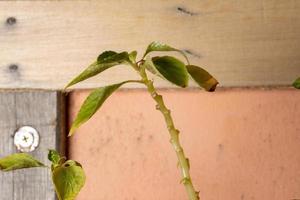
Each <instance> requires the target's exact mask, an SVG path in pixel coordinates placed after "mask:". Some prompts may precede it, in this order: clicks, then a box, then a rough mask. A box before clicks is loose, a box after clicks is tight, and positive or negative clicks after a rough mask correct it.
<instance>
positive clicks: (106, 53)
mask: <svg viewBox="0 0 300 200" xmlns="http://www.w3.org/2000/svg"><path fill="white" fill-rule="evenodd" d="M116 54H118V53H117V52H114V51H104V52H103V53H101V54H100V55H99V56H98V58H97V61H98V62H99V63H104V62H105V61H106V60H107V59H109V58H110V57H112V56H114V55H116Z"/></svg>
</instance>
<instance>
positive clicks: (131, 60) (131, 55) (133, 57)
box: [129, 51, 137, 63]
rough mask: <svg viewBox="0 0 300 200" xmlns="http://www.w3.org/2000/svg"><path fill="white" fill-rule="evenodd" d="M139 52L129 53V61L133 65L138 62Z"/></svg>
mask: <svg viewBox="0 0 300 200" xmlns="http://www.w3.org/2000/svg"><path fill="white" fill-rule="evenodd" d="M136 56H137V51H132V52H130V53H129V60H130V62H131V63H135V62H136Z"/></svg>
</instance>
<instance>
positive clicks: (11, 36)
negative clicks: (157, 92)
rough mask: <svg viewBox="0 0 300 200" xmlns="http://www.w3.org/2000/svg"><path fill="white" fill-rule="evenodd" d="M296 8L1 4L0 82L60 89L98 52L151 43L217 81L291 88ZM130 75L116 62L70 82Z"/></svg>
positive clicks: (169, 0)
mask: <svg viewBox="0 0 300 200" xmlns="http://www.w3.org/2000/svg"><path fill="white" fill-rule="evenodd" d="M299 12H300V1H294V0H253V1H247V0H240V1H235V0H228V1H222V0H203V1H197V0H187V1H184V2H182V1H180V0H166V1H161V0H153V1H143V0H133V1H1V2H0V20H2V22H3V25H2V26H0V45H1V50H2V51H1V55H0V69H1V70H0V74H1V77H2V78H1V79H0V87H2V88H54V89H61V88H62V87H63V86H64V85H65V84H66V83H67V82H68V81H69V80H70V79H71V78H72V77H74V76H75V75H77V74H78V73H79V72H80V71H82V70H83V69H84V68H85V67H86V66H87V65H88V64H89V63H91V62H92V61H93V60H94V59H95V57H96V56H97V55H98V54H99V53H100V52H102V51H104V50H108V49H112V50H117V51H118V50H132V49H136V50H138V51H143V50H144V49H145V47H146V45H147V44H148V43H149V42H151V41H153V40H159V41H162V42H165V43H169V44H171V45H173V46H176V47H178V48H180V49H182V50H186V51H187V52H188V54H189V56H190V58H191V61H192V63H194V64H198V65H201V66H205V67H206V68H207V69H208V70H209V71H211V72H212V73H213V74H214V75H215V76H216V77H217V78H218V79H219V81H220V82H221V84H220V85H221V86H265V85H290V83H291V82H292V81H293V80H294V79H295V78H296V77H297V76H298V75H299V74H300V67H299V66H300V60H299V57H300V45H299V43H300V15H299ZM9 17H15V19H16V20H13V18H10V20H7V19H9ZM128 78H136V75H135V73H134V72H133V71H132V70H131V69H129V68H127V67H119V68H115V69H112V70H110V71H109V72H105V73H103V75H102V76H101V77H98V78H94V79H92V80H91V81H88V82H86V83H83V84H81V85H78V86H76V87H77V88H93V87H97V86H100V85H105V84H109V83H112V82H116V81H120V80H124V79H128ZM157 85H158V86H159V87H170V85H169V84H166V83H165V82H164V81H162V80H159V81H158V83H157ZM126 87H138V86H136V85H127V86H126Z"/></svg>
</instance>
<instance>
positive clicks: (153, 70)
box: [142, 57, 164, 78]
mask: <svg viewBox="0 0 300 200" xmlns="http://www.w3.org/2000/svg"><path fill="white" fill-rule="evenodd" d="M142 67H144V68H145V69H147V70H148V71H149V72H151V73H152V74H154V75H156V76H159V77H161V78H164V77H163V76H162V75H161V74H160V73H159V71H158V70H157V69H156V68H155V66H154V64H153V62H152V58H150V57H147V59H146V60H145V62H144V63H143V64H142Z"/></svg>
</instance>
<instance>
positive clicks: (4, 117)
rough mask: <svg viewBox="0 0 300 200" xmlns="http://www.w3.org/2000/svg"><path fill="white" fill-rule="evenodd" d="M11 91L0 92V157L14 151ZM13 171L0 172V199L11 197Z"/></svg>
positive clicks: (13, 118)
mask: <svg viewBox="0 0 300 200" xmlns="http://www.w3.org/2000/svg"><path fill="white" fill-rule="evenodd" d="M14 99H15V98H14V94H13V93H3V92H0V113H1V115H0V128H1V132H0V157H3V156H6V155H8V154H10V153H12V152H13V151H14V148H13V145H8V144H13V137H12V134H13V133H14V131H15V124H16V120H15V104H14ZM12 186H13V173H0V199H12V197H13V187H12Z"/></svg>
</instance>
